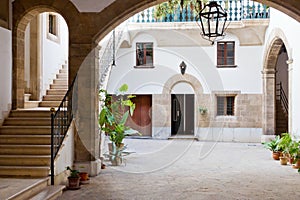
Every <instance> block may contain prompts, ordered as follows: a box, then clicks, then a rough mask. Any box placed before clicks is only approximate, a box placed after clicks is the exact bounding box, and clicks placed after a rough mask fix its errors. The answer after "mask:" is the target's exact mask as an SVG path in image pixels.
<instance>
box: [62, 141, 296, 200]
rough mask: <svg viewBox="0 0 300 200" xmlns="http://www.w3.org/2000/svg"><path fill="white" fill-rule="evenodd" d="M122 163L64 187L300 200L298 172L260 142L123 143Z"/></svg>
mask: <svg viewBox="0 0 300 200" xmlns="http://www.w3.org/2000/svg"><path fill="white" fill-rule="evenodd" d="M125 143H126V144H127V145H128V149H129V151H132V152H135V153H132V154H130V155H129V156H127V157H126V160H125V164H123V165H122V166H118V167H112V166H107V168H106V169H105V170H102V172H101V174H100V175H99V176H97V177H93V178H91V180H90V184H88V185H82V186H81V189H79V190H76V191H66V192H64V194H63V196H62V197H60V198H59V199H60V200H64V199H65V200H70V199H72V200H76V199H86V200H93V199H104V200H106V199H113V200H114V199H120V200H121V199H122V200H123V199H124V200H127V199H130V200H132V199H137V200H140V199H146V200H148V199H164V200H166V199H180V200H182V199H210V200H211V199H222V200H227V199H259V200H261V199H289V200H293V199H300V175H299V174H298V173H297V170H295V169H292V167H291V166H289V165H288V166H281V165H280V163H279V162H278V161H274V160H272V158H271V155H270V152H269V151H267V150H265V149H264V148H263V147H262V145H261V144H247V143H214V142H197V141H187V140H180V141H178V140H172V141H170V140H146V139H144V140H138V139H129V140H126V142H125Z"/></svg>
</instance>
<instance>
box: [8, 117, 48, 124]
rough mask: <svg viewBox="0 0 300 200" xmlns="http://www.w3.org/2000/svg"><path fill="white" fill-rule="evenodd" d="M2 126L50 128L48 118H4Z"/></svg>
mask: <svg viewBox="0 0 300 200" xmlns="http://www.w3.org/2000/svg"><path fill="white" fill-rule="evenodd" d="M3 125H4V126H17V125H19V126H51V118H50V116H49V117H47V118H21V117H15V118H10V117H9V118H6V119H5V121H4V123H3Z"/></svg>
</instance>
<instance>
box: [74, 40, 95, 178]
mask: <svg viewBox="0 0 300 200" xmlns="http://www.w3.org/2000/svg"><path fill="white" fill-rule="evenodd" d="M71 46H72V47H74V45H71ZM76 47H77V48H78V49H79V50H81V51H82V55H83V54H84V53H85V52H86V51H87V50H88V49H89V48H90V49H91V48H92V47H93V45H90V44H76ZM72 49H73V48H71V50H70V61H71V64H70V66H71V67H70V70H71V71H73V70H74V68H76V67H74V66H72V63H76V60H77V59H79V60H80V59H83V58H82V57H81V58H80V51H78V50H76V52H74V51H72ZM79 60H77V61H79ZM73 72H74V71H73ZM71 74H72V73H71ZM73 74H74V73H73ZM98 80H99V48H97V47H96V48H94V49H93V50H91V51H90V53H89V54H88V55H87V56H86V57H85V58H84V61H83V62H82V64H81V65H80V67H79V70H78V73H77V82H76V83H75V86H74V88H75V90H76V95H73V112H75V113H74V119H75V124H76V133H75V162H74V165H75V168H77V169H79V170H80V171H82V170H84V171H87V172H88V173H89V174H90V175H91V176H95V175H97V174H99V173H100V170H101V162H100V160H99V155H100V152H99V145H100V135H99V128H98V112H99V101H98V90H99V88H98Z"/></svg>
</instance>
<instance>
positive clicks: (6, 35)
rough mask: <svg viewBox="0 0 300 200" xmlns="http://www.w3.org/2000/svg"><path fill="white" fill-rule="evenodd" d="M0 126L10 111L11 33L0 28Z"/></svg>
mask: <svg viewBox="0 0 300 200" xmlns="http://www.w3.org/2000/svg"><path fill="white" fill-rule="evenodd" d="M0 61H1V65H0V69H1V73H0V124H1V123H2V122H3V120H4V118H5V117H6V116H7V115H8V113H9V111H10V109H11V95H12V94H11V91H12V37H11V31H10V30H7V29H4V28H1V27H0Z"/></svg>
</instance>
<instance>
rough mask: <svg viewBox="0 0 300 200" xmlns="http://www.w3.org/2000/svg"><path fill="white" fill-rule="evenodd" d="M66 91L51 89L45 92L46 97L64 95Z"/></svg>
mask: <svg viewBox="0 0 300 200" xmlns="http://www.w3.org/2000/svg"><path fill="white" fill-rule="evenodd" d="M67 91H68V90H66V89H51V90H47V95H64V96H65V94H66V93H67Z"/></svg>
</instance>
